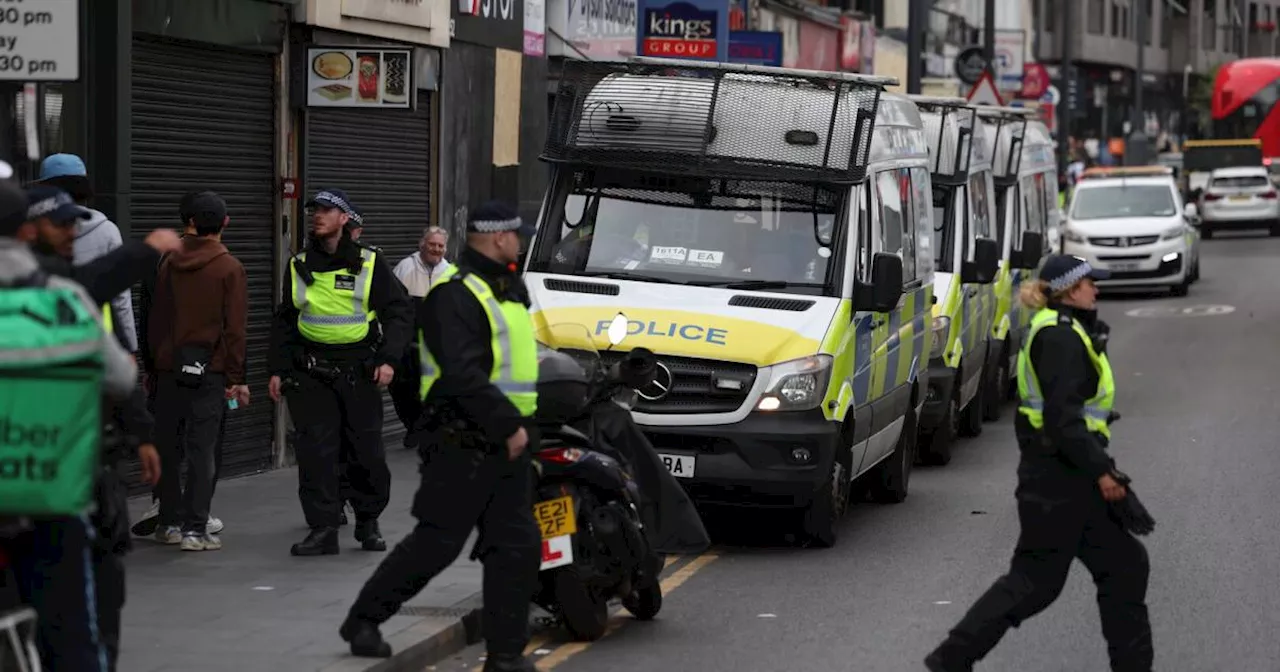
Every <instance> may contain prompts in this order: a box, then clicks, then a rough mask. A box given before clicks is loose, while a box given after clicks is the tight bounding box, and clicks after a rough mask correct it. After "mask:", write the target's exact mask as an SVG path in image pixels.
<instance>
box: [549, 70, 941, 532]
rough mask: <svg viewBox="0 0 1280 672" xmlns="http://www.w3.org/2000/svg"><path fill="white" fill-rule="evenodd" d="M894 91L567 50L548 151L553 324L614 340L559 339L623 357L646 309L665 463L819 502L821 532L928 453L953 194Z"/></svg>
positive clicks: (810, 527) (652, 406) (783, 500)
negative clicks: (924, 433)
mask: <svg viewBox="0 0 1280 672" xmlns="http://www.w3.org/2000/svg"><path fill="white" fill-rule="evenodd" d="M895 81H896V80H894V79H893V78H888V77H873V76H866V75H856V74H852V73H827V72H810V71H802V70H793V69H782V68H770V67H763V66H747V65H741V64H724V63H706V62H698V63H694V62H688V61H671V60H665V59H649V58H633V59H631V60H629V61H627V62H625V63H583V62H575V63H567V64H566V72H565V74H564V76H563V78H562V80H561V88H560V91H559V93H558V94H557V101H556V113H555V115H554V118H553V122H552V124H551V128H550V130H549V134H548V140H547V145H546V151H545V153H544V157H543V158H544V159H545V160H547V161H549V162H550V163H552V165H553V170H552V178H551V184H550V187H549V190H548V193H547V196H546V198H545V200H544V202H543V208H542V212H541V214H540V217H539V227H538V234H537V236H535V239H534V241H533V245H532V247H531V250H530V255H529V259H528V261H527V265H526V271H525V281H526V284H527V285H528V287H529V291H530V297H531V300H532V307H531V311H532V312H533V317H534V323H535V327H537V328H538V329H539V333H542V334H550V333H553V332H554V333H562V331H561V330H557V329H555V328H554V327H555V325H560V324H566V323H567V324H580V325H585V326H586V327H587V328H586V330H585V331H582V333H584V334H586V335H584V336H583V338H591V339H592V342H591V343H590V344H579V343H573V342H568V341H563V340H560V341H559V342H555V343H552V342H547V343H546V344H547V345H549V346H552V347H559V348H563V349H575V348H582V349H595V350H597V351H598V352H600V353H601V356H602V357H603V358H604V359H605V361H606V362H612V361H616V360H617V359H620V358H621V357H622V356H623V355H624V353H622V352H619V351H617V350H609V349H608V343H609V341H608V338H607V329H608V326H609V323H610V321H611V320H612V319H613V318H614V317H615V316H616V315H618V314H619V313H621V314H623V315H625V316H626V318H627V320H628V335H627V337H626V338H625V339H624V340H623V342H622V345H621V346H620V348H625V349H631V348H635V347H645V348H648V349H650V350H652V351H653V352H654V353H655V354H656V355H657V359H658V363H659V366H658V375H657V380H656V381H655V383H654V384H652V385H649V386H646V387H644V388H641V389H639V390H637V396H638V398H637V400H636V403H635V404H634V405H633V407H632V412H633V415H634V417H635V420H636V422H637V423H638V424H639V425H640V427H641V428H642V430H644V432H645V434H646V436H648V438H649V439H650V441H652V443H653V444H654V446H655V448H656V449H657V451H658V452H659V453H660V454H661V455H662V457H663V460H664V462H665V463H666V464H667V468H668V469H669V470H670V471H671V472H672V473H673V474H674V475H675V476H676V477H677V478H679V479H680V481H681V483H682V485H684V487H685V488H686V490H687V491H688V492H689V493H690V494H691V495H692V497H693V498H694V499H695V501H699V502H703V503H716V504H727V505H735V506H757V507H773V508H787V509H795V510H797V511H798V512H799V513H801V516H800V522H801V527H802V530H803V532H804V533H805V534H806V536H808V537H809V538H810V539H811V540H812V541H814V542H816V543H817V544H819V545H831V544H833V543H835V540H836V536H837V534H836V531H837V525H838V522H839V520H840V518H841V516H842V514H843V513H844V511H845V510H846V508H847V506H848V504H849V501H850V495H851V493H852V492H853V486H854V482H855V480H859V479H861V480H862V481H864V482H865V483H866V484H867V486H868V487H869V489H870V491H871V492H872V494H873V495H874V497H875V498H876V499H878V500H880V501H884V502H900V501H902V500H903V499H905V497H906V496H907V492H908V485H909V478H910V472H911V467H912V464H913V462H914V458H915V436H916V430H915V425H916V420H915V418H916V417H918V413H919V410H920V405H921V403H923V397H924V395H923V389H924V386H925V385H926V384H927V369H926V366H925V364H926V362H927V354H928V352H929V349H930V348H931V347H932V342H931V340H930V339H931V331H930V330H929V323H928V320H929V308H930V306H931V305H932V301H933V299H932V287H933V282H932V265H931V258H930V257H929V255H928V254H927V241H924V240H923V238H922V235H924V236H927V231H928V229H929V228H930V227H931V226H932V225H931V223H930V222H931V221H932V218H931V215H932V213H931V208H930V200H929V199H930V194H931V193H932V186H931V183H930V178H929V171H928V146H927V143H926V142H925V138H924V135H923V132H922V126H921V121H920V116H919V112H918V110H917V108H916V106H915V105H914V104H912V103H911V102H910V101H908V100H906V99H905V98H903V97H901V96H895V95H892V94H889V93H887V92H885V90H884V87H885V86H887V85H891V84H893V83H894V82H895ZM922 242H924V243H925V245H924V247H922V244H921V243H922ZM553 340H559V339H553ZM544 342H545V341H544Z"/></svg>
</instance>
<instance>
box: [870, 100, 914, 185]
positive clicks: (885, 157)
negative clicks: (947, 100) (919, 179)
mask: <svg viewBox="0 0 1280 672" xmlns="http://www.w3.org/2000/svg"><path fill="white" fill-rule="evenodd" d="M913 159H914V161H912V160H913ZM890 161H911V162H912V163H914V164H916V165H920V166H923V167H925V168H928V167H929V143H928V142H927V140H926V139H925V134H924V123H923V121H922V119H921V115H920V108H918V107H916V104H915V103H913V102H911V100H909V99H908V98H907V97H906V96H903V95H900V94H896V93H889V92H885V93H882V94H880V105H879V106H878V108H877V109H876V127H875V131H874V132H873V133H872V135H871V155H870V158H869V159H868V164H879V163H887V162H890Z"/></svg>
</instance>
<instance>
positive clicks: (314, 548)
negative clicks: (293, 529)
mask: <svg viewBox="0 0 1280 672" xmlns="http://www.w3.org/2000/svg"><path fill="white" fill-rule="evenodd" d="M289 553H290V554H292V555H301V556H310V555H337V554H338V528H336V527H313V528H311V533H310V534H308V535H307V538H306V539H303V540H302V541H300V542H298V543H296V544H294V545H293V548H291V549H289Z"/></svg>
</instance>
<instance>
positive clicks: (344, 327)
mask: <svg viewBox="0 0 1280 672" xmlns="http://www.w3.org/2000/svg"><path fill="white" fill-rule="evenodd" d="M377 256H378V255H377V253H376V252H374V251H373V250H370V249H367V248H360V272H359V273H357V274H356V275H354V276H353V275H351V272H350V271H349V270H348V269H345V268H340V269H337V270H334V271H323V272H320V273H316V272H314V271H313V272H312V273H311V275H312V282H311V284H310V285H308V284H307V283H306V282H304V281H303V279H302V278H301V277H300V276H299V275H298V269H297V268H296V267H295V266H294V265H293V264H292V263H290V264H289V281H290V282H291V283H292V292H291V294H292V295H293V307H294V308H297V309H298V333H299V334H302V337H303V338H305V339H307V340H309V341H311V342H312V343H324V344H327V345H349V344H351V343H359V342H360V341H363V340H364V339H365V337H366V336H368V335H369V324H370V323H372V322H373V321H374V320H376V319H377V318H378V315H377V312H376V311H373V310H370V308H369V293H370V292H371V291H372V289H373V262H374V260H375V259H377ZM298 259H300V260H301V261H302V262H303V263H306V261H307V253H306V252H303V253H302V254H300V255H298Z"/></svg>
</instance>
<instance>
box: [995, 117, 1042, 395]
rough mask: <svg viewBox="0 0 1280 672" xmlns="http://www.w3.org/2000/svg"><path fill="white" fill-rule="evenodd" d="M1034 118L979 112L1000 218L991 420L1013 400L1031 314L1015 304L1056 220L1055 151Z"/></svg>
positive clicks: (1038, 262) (1039, 257) (1038, 263)
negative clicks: (1019, 290) (1003, 404)
mask: <svg viewBox="0 0 1280 672" xmlns="http://www.w3.org/2000/svg"><path fill="white" fill-rule="evenodd" d="M1034 117H1035V113H1034V112H1032V111H1029V110H1026V109H1023V108H1013V107H986V106H980V107H978V119H979V123H980V124H981V125H983V126H984V127H985V128H986V133H985V135H984V137H985V138H986V139H987V141H988V142H990V143H991V149H990V154H991V156H992V157H993V162H992V177H993V181H994V184H995V190H996V198H995V202H996V211H997V212H998V213H999V217H998V221H997V223H996V231H997V233H998V238H997V243H998V244H999V245H1000V269H999V271H998V273H997V274H996V282H995V292H996V314H995V321H994V326H993V331H992V334H991V335H992V339H993V344H992V351H993V356H992V358H991V360H990V364H989V366H988V367H987V368H988V373H989V376H990V377H989V381H990V387H989V388H988V393H987V397H986V401H987V406H986V408H987V409H988V410H989V412H988V413H987V419H989V420H996V419H998V418H999V410H1000V407H1001V406H1000V405H1001V402H1002V401H1003V400H1008V399H1012V398H1013V397H1015V396H1017V385H1016V378H1017V367H1016V361H1017V360H1016V358H1017V356H1018V351H1019V349H1021V347H1022V339H1023V337H1024V336H1025V335H1026V330H1027V326H1028V325H1029V324H1030V321H1031V312H1030V311H1029V310H1027V309H1026V308H1025V307H1024V306H1022V304H1021V303H1019V302H1018V288H1019V287H1020V286H1021V284H1022V282H1023V281H1024V280H1027V279H1028V278H1030V277H1031V276H1032V275H1034V273H1035V269H1036V268H1037V267H1038V266H1039V265H1040V261H1041V260H1042V259H1043V258H1044V255H1045V254H1047V253H1048V252H1049V251H1050V249H1051V245H1050V241H1049V234H1050V232H1052V231H1055V230H1056V229H1057V227H1058V222H1059V219H1060V213H1059V211H1058V206H1057V192H1058V186H1057V185H1058V167H1057V161H1056V160H1055V158H1054V157H1055V149H1056V148H1055V145H1054V143H1053V138H1052V137H1051V136H1050V135H1049V130H1048V128H1046V127H1045V125H1044V124H1043V123H1042V122H1040V121H1038V120H1036V119H1035V118H1034Z"/></svg>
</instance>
